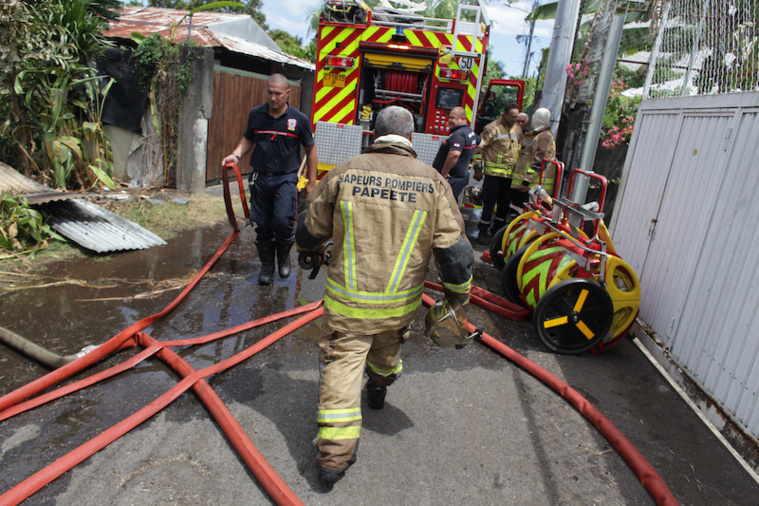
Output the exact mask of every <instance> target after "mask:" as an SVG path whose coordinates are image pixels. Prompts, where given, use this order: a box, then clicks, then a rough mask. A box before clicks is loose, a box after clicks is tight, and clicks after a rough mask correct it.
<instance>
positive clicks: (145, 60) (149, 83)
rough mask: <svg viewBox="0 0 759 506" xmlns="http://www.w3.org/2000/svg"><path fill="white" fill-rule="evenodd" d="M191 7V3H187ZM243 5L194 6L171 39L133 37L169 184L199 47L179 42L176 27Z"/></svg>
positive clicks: (155, 35) (173, 25)
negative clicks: (192, 18)
mask: <svg viewBox="0 0 759 506" xmlns="http://www.w3.org/2000/svg"><path fill="white" fill-rule="evenodd" d="M187 7H190V6H189V5H187ZM242 7H245V6H244V5H242V4H240V3H238V2H211V3H208V4H204V5H200V6H197V7H191V8H190V12H189V13H188V14H187V15H185V16H184V17H183V18H181V19H180V20H179V21H178V22H177V23H173V24H172V26H171V28H170V30H169V37H168V38H165V37H163V36H162V35H160V34H158V33H155V34H153V35H151V36H150V37H147V38H146V37H144V36H142V35H140V34H134V35H133V36H132V38H133V40H134V41H135V42H137V44H138V46H137V49H136V50H135V51H134V56H135V57H136V58H137V60H138V61H139V62H140V67H141V73H140V84H141V86H142V88H143V90H144V91H146V92H147V93H148V97H149V98H150V108H151V112H152V113H153V125H154V126H155V128H156V131H157V132H158V133H159V134H160V136H161V144H162V147H163V165H164V174H165V176H166V179H167V181H166V182H167V183H169V182H171V179H172V175H173V174H174V169H175V166H176V159H177V144H178V142H177V126H178V123H179V109H180V107H181V99H182V96H183V95H184V94H185V93H186V91H187V89H188V88H189V86H190V83H192V79H193V77H194V75H193V70H192V59H193V55H194V54H195V53H194V52H193V51H192V48H194V47H195V43H194V42H192V41H187V40H185V41H182V42H180V43H175V41H174V35H175V33H176V30H177V28H178V26H179V25H180V24H181V23H182V22H183V21H184V19H185V18H186V17H188V16H192V15H193V14H194V13H196V12H200V11H204V10H211V9H232V8H242Z"/></svg>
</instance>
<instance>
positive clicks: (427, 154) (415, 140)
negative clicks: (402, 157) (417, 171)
mask: <svg viewBox="0 0 759 506" xmlns="http://www.w3.org/2000/svg"><path fill="white" fill-rule="evenodd" d="M445 139H446V137H445V136H441V135H434V134H421V133H414V135H412V136H411V144H412V145H413V147H414V151H416V157H417V159H419V160H421V161H423V162H424V163H426V164H427V165H432V162H433V161H434V160H435V155H437V151H438V149H439V148H440V143H441V142H443V141H444V140H445Z"/></svg>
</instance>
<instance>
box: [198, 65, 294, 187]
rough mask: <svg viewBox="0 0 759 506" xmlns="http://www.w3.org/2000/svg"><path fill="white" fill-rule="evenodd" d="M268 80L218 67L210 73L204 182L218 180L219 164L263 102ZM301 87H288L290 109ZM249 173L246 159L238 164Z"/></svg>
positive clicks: (243, 170) (258, 75)
mask: <svg viewBox="0 0 759 506" xmlns="http://www.w3.org/2000/svg"><path fill="white" fill-rule="evenodd" d="M267 79H268V76H265V75H262V74H254V73H252V72H245V71H242V70H236V69H230V68H225V67H220V66H215V67H214V72H213V114H212V116H211V120H210V121H209V124H208V153H207V158H206V182H209V181H213V180H216V179H219V177H220V168H221V160H222V158H224V157H225V156H227V155H228V154H230V153H231V152H232V150H233V149H234V148H235V146H237V142H238V141H239V140H240V138H241V137H242V134H243V133H244V132H245V127H246V126H247V123H248V113H249V112H250V110H251V109H252V108H253V107H255V106H257V105H260V104H263V103H264V102H266V80H267ZM300 95H301V87H300V86H299V85H297V84H293V83H292V82H291V83H290V105H292V106H293V107H295V108H298V109H300V99H301V96H300ZM239 167H240V170H241V172H243V173H248V172H250V158H249V156H246V157H243V159H242V160H240V165H239Z"/></svg>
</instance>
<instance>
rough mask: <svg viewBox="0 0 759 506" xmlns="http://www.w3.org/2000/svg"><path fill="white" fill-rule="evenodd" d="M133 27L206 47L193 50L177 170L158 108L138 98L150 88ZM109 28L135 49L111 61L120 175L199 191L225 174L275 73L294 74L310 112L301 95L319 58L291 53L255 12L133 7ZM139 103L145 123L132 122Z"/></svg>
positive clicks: (135, 182)
mask: <svg viewBox="0 0 759 506" xmlns="http://www.w3.org/2000/svg"><path fill="white" fill-rule="evenodd" d="M183 18H184V19H183ZM180 21H181V23H180ZM133 33H139V34H142V35H144V36H150V35H152V34H155V33H158V34H161V35H163V36H164V37H169V36H173V40H174V41H175V42H181V41H185V40H191V41H193V42H194V43H195V44H197V46H199V48H200V49H194V50H193V51H195V54H194V57H193V58H192V59H191V63H192V67H193V73H194V78H193V82H192V84H191V85H190V88H189V90H188V91H187V93H186V95H185V96H184V97H183V100H182V105H181V110H180V120H179V124H178V125H177V129H178V147H177V153H176V157H177V161H176V174H169V175H167V174H165V173H164V171H163V158H162V157H163V153H162V150H161V140H160V137H159V136H158V135H157V134H156V132H155V131H154V129H153V125H152V120H150V118H149V114H150V112H149V110H150V108H149V107H146V101H145V100H144V98H143V99H142V100H140V99H139V98H135V97H139V96H140V95H139V93H142V97H144V92H141V91H140V90H139V72H138V71H137V67H136V65H135V62H134V61H132V60H131V59H130V57H131V55H130V53H131V49H133V48H134V47H136V44H135V43H134V42H133V41H132V34H133ZM103 34H104V35H105V36H107V37H109V38H111V39H114V40H115V41H116V42H117V43H118V44H119V45H121V46H122V47H124V48H127V49H122V50H117V51H112V52H111V53H110V55H109V57H108V59H107V61H106V62H104V65H103V67H104V68H110V69H111V70H107V72H108V73H109V74H110V75H112V76H114V77H115V78H116V80H117V82H116V83H115V84H114V86H113V87H112V90H111V93H110V95H111V97H109V98H108V101H107V104H106V111H105V114H104V122H105V123H108V124H109V125H108V126H107V132H108V134H109V136H110V137H111V140H112V144H113V152H114V166H115V177H117V178H119V179H122V180H125V181H128V182H129V184H130V185H131V186H150V185H155V184H164V183H166V182H168V183H169V184H170V185H172V186H176V187H177V188H180V189H183V190H186V191H190V192H198V191H201V190H202V189H203V188H204V187H205V185H206V183H207V182H210V181H214V180H217V179H218V178H219V177H220V174H219V163H220V161H221V159H222V158H223V156H224V155H225V154H227V153H228V152H229V151H231V150H232V149H233V148H234V146H235V145H236V143H237V141H238V140H239V138H240V136H241V135H242V132H243V131H244V129H245V126H246V122H247V115H248V111H249V110H250V109H251V108H252V107H254V106H256V105H259V104H261V103H263V102H264V101H265V100H266V80H267V79H268V76H269V75H271V74H273V73H275V72H280V73H282V74H284V75H285V76H286V77H287V78H288V79H289V81H290V86H291V95H290V103H291V105H293V106H294V107H297V108H299V109H301V104H303V106H304V107H305V108H306V110H303V109H301V110H302V111H303V112H304V113H305V114H307V115H308V114H309V112H310V111H309V110H308V109H309V108H310V100H308V99H307V100H303V101H302V100H301V96H305V97H310V96H311V94H312V89H313V72H314V65H313V64H312V63H310V62H308V61H305V60H301V59H299V58H296V57H294V56H291V55H289V54H286V53H284V52H283V51H282V50H281V49H280V48H279V47H278V46H277V44H276V43H275V42H274V41H273V40H272V39H271V38H270V37H269V36H268V35H267V34H266V32H265V31H264V30H263V29H261V27H259V26H258V25H257V24H256V23H255V21H254V20H253V19H252V18H251V17H250V16H248V15H245V14H229V13H220V12H211V11H204V12H198V13H195V14H193V15H192V16H188V11H183V10H175V9H162V8H156V7H142V6H127V7H124V9H123V10H122V11H121V13H120V18H119V19H118V20H116V21H112V22H111V23H110V26H109V29H108V30H107V31H105V32H103ZM117 67H118V68H117ZM135 109H137V110H139V113H138V114H137V116H138V117H139V118H140V119H139V124H135V121H134V119H132V120H131V121H127V120H128V118H129V117H130V116H134V110H135ZM114 111H115V113H114ZM130 112H131V114H130ZM241 168H243V169H245V167H241Z"/></svg>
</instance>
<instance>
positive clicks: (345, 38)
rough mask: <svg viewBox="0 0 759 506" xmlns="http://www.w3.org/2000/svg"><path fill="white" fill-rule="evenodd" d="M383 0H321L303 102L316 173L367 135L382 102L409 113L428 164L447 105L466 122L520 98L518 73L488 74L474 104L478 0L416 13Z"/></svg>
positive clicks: (481, 25)
mask: <svg viewBox="0 0 759 506" xmlns="http://www.w3.org/2000/svg"><path fill="white" fill-rule="evenodd" d="M393 2H395V4H396V5H392V4H391V3H390V2H389V1H388V0H381V6H380V7H379V8H376V9H375V10H370V9H369V8H368V7H367V6H366V4H364V3H363V2H362V1H361V0H327V2H326V3H325V6H324V9H323V12H322V15H321V17H320V21H319V31H318V34H317V41H318V43H317V62H316V74H315V82H314V94H313V103H312V108H311V111H312V118H311V120H312V123H313V127H314V135H315V138H316V149H317V157H318V160H319V172H320V174H322V173H323V172H324V171H326V170H329V169H331V168H332V167H334V166H335V165H337V164H339V163H341V162H343V161H344V160H346V159H348V158H350V157H353V156H356V155H358V154H360V153H361V151H362V150H363V149H364V148H365V147H366V146H368V145H369V144H370V143H371V140H372V130H373V127H374V119H375V118H376V115H377V113H378V112H379V111H380V110H381V109H382V108H384V107H387V106H390V105H398V106H401V107H405V108H407V109H408V110H409V111H411V112H412V114H413V115H414V120H415V132H414V135H413V139H412V142H413V145H414V150H415V151H416V152H417V155H418V157H419V159H420V160H422V161H424V162H426V163H428V164H431V163H432V161H433V159H434V157H435V154H436V153H437V150H438V147H439V145H440V142H441V141H442V140H443V139H445V138H446V137H447V136H448V134H449V133H450V132H449V129H448V112H449V111H450V110H451V109H453V108H454V107H456V106H462V107H464V109H465V110H466V113H467V118H468V119H469V120H470V122H471V123H470V124H471V126H472V128H473V129H475V131H479V130H481V129H482V127H483V126H484V125H486V124H487V123H488V122H489V121H492V120H494V119H496V118H497V117H498V116H500V114H501V112H502V110H503V105H505V104H506V103H507V102H516V103H518V104H519V105H520V107H521V103H522V96H523V94H524V82H522V81H510V80H498V81H496V80H493V82H491V83H490V88H489V89H488V91H487V93H485V94H484V95H483V96H484V98H485V99H484V100H483V101H482V103H480V102H481V100H480V95H481V85H482V81H483V77H484V75H485V69H486V66H487V62H486V55H487V45H488V38H489V34H490V21H489V20H488V18H487V16H486V13H485V11H484V9H483V8H482V6H481V5H479V2H477V1H474V2H473V4H472V5H465V4H459V5H458V9H457V13H456V18H455V19H435V18H427V17H423V16H421V15H419V14H418V12H419V11H420V10H422V9H424V8H425V4H424V3H421V4H416V3H413V2H411V1H410V0H393ZM399 6H400V7H399ZM499 107H500V109H499ZM475 111H478V114H475Z"/></svg>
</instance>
